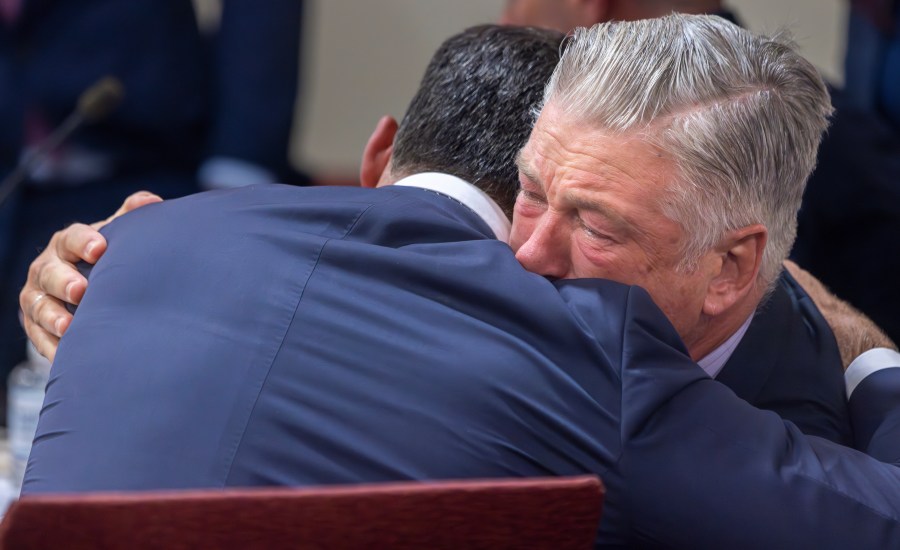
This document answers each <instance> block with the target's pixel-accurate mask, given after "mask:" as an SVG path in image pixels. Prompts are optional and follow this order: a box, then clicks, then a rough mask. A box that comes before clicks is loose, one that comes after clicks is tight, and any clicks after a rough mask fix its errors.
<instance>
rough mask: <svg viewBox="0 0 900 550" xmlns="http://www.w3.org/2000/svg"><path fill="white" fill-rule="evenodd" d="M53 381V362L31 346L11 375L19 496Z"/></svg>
mask: <svg viewBox="0 0 900 550" xmlns="http://www.w3.org/2000/svg"><path fill="white" fill-rule="evenodd" d="M49 378H50V361H48V360H47V359H45V358H44V357H42V356H41V355H40V354H39V353H38V352H37V350H36V349H34V346H32V345H31V343H30V342H29V343H28V360H26V361H25V362H24V363H20V364H19V365H17V366H16V368H14V369H13V370H12V372H11V373H10V374H9V383H8V388H9V396H8V398H7V412H6V419H7V424H8V433H9V451H10V454H11V455H12V480H11V481H12V485H13V487H14V488H15V491H16V494H18V492H19V490H20V489H21V487H22V480H23V479H24V477H25V465H26V464H27V463H28V455H29V454H31V442H32V441H33V440H34V433H35V431H36V430H37V423H38V416H40V414H41V407H42V406H43V404H44V390H45V388H46V387H47V380H48V379H49Z"/></svg>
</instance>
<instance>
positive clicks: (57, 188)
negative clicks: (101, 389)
mask: <svg viewBox="0 0 900 550" xmlns="http://www.w3.org/2000/svg"><path fill="white" fill-rule="evenodd" d="M303 8H304V2H303V0H270V1H268V2H266V4H265V7H262V6H260V5H259V3H257V2H254V1H253V0H223V1H222V2H221V12H220V19H219V24H218V26H217V28H216V29H213V32H211V33H210V34H204V33H203V32H201V30H200V27H199V26H198V22H197V17H196V14H195V9H194V4H193V3H192V2H191V0H130V1H128V2H121V1H117V0H83V1H80V2H74V1H65V0H4V1H3V2H0V177H5V176H7V175H8V174H10V173H11V172H12V171H13V170H14V169H15V167H16V166H17V165H18V164H19V163H20V162H21V160H22V158H23V155H27V154H28V151H29V150H33V148H34V147H35V146H36V145H38V144H39V143H41V141H42V140H43V139H45V138H46V137H47V136H48V135H49V134H50V133H51V132H52V130H53V129H54V128H56V127H58V126H59V125H60V124H61V123H62V121H63V120H64V119H65V118H66V117H67V116H68V115H69V114H70V113H72V112H73V110H74V109H75V106H76V102H77V101H78V98H79V95H81V94H82V92H84V91H85V90H86V89H87V88H88V87H90V86H91V85H92V84H93V83H94V82H96V81H97V80H98V79H100V78H102V77H104V76H107V75H111V76H114V77H116V78H117V79H118V80H119V81H120V82H121V83H122V86H123V88H124V100H123V101H122V103H121V105H120V106H119V107H118V108H117V109H116V110H115V111H114V112H112V113H110V115H109V116H108V117H106V118H105V119H104V120H101V121H99V122H97V123H96V124H90V125H85V126H84V127H82V128H80V129H78V130H77V131H76V132H75V133H74V134H72V135H71V137H70V139H68V140H66V141H65V142H64V143H63V144H62V145H61V146H60V147H59V148H57V149H55V150H53V151H52V152H51V153H50V154H48V155H46V156H44V157H42V158H41V159H40V161H39V162H38V163H37V164H36V165H35V167H34V169H33V170H31V171H30V172H29V173H28V174H27V177H26V178H25V180H24V181H23V182H22V185H20V186H19V187H18V188H17V189H16V190H15V191H14V192H13V193H11V194H10V196H9V197H8V198H7V199H6V201H5V202H4V203H3V204H2V205H0V379H3V380H5V378H6V377H5V376H3V374H4V373H6V372H9V369H11V368H12V367H13V366H14V365H15V364H16V363H17V362H19V361H21V360H22V359H23V358H24V356H25V342H26V339H25V336H24V333H23V332H22V331H21V328H20V326H19V321H18V318H17V311H18V300H17V295H18V289H19V288H20V287H21V285H22V284H23V283H24V281H25V275H26V270H27V266H28V264H29V262H30V261H31V259H32V257H33V256H34V254H35V251H36V249H37V247H39V246H40V245H41V243H44V242H46V241H47V239H48V238H49V237H50V235H51V234H52V233H53V232H54V231H56V230H58V229H60V228H61V227H63V226H64V225H66V224H67V223H70V222H71V221H73V220H78V219H96V218H98V217H99V216H100V215H101V214H102V213H103V212H106V213H109V212H111V211H112V210H114V209H115V208H116V206H117V205H118V204H119V203H121V202H122V200H123V199H124V198H125V197H126V196H128V195H129V194H131V193H133V192H134V191H137V190H140V189H147V190H151V191H154V192H155V193H158V194H160V195H162V196H164V197H176V196H180V195H185V194H188V193H192V192H194V191H197V190H198V189H202V188H217V187H234V186H241V185H247V184H254V183H261V182H274V181H279V182H284V183H303V182H304V181H305V178H304V177H303V176H301V175H300V174H298V173H296V172H295V171H294V170H293V169H292V168H291V166H290V164H289V162H288V142H289V138H290V133H291V126H292V123H293V111H294V104H295V99H296V95H297V80H298V64H299V51H300V48H299V46H300V33H301V26H302V19H303ZM4 394H5V392H0V395H4ZM0 410H5V407H0Z"/></svg>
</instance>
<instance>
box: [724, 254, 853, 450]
mask: <svg viewBox="0 0 900 550" xmlns="http://www.w3.org/2000/svg"><path fill="white" fill-rule="evenodd" d="M716 380H717V381H719V382H721V383H723V384H725V385H726V386H728V387H729V388H731V390H732V391H734V393H735V394H737V395H738V397H740V398H742V399H744V400H745V401H747V402H748V403H750V404H751V405H753V406H754V407H758V408H760V409H765V410H769V411H775V412H776V413H778V414H779V416H781V417H782V418H784V419H785V420H790V421H791V422H793V423H794V424H796V425H797V427H798V428H800V429H801V430H802V431H803V433H805V434H808V435H816V436H819V437H824V438H825V439H829V440H831V441H834V442H836V443H840V444H842V445H852V444H853V435H852V429H851V426H850V414H849V411H848V409H847V392H846V384H845V382H844V367H843V363H842V362H841V354H840V351H839V350H838V346H837V342H836V341H835V339H834V333H833V332H832V330H831V328H830V327H829V326H828V323H827V322H826V321H825V319H824V318H823V317H822V314H821V313H819V310H818V308H817V307H816V305H815V303H813V301H812V298H810V297H809V295H808V294H807V293H806V291H805V290H803V288H802V287H801V286H800V284H799V283H797V281H796V280H794V278H793V277H792V276H791V274H790V273H788V272H787V271H785V272H784V273H782V275H781V277H780V278H779V279H778V283H777V284H776V286H775V289H774V290H773V292H772V294H771V296H769V298H768V299H767V300H766V302H765V303H763V305H762V306H761V307H760V308H759V310H758V311H757V313H756V315H755V316H754V317H753V321H751V323H750V327H749V328H748V329H747V332H746V333H745V334H744V337H743V339H741V342H740V344H738V346H737V348H735V350H734V353H733V354H732V355H731V357H730V358H729V359H728V362H727V363H725V366H724V367H723V368H722V370H721V372H719V375H718V376H717V377H716Z"/></svg>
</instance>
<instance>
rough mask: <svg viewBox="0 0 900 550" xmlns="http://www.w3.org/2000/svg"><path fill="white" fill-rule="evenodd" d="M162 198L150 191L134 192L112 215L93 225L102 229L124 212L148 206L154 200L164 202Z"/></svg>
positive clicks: (92, 225)
mask: <svg viewBox="0 0 900 550" xmlns="http://www.w3.org/2000/svg"><path fill="white" fill-rule="evenodd" d="M162 200H163V199H162V197H160V196H159V195H156V194H154V193H151V192H149V191H138V192H137V193H132V194H131V195H129V196H128V198H126V199H125V202H123V203H122V206H120V207H119V209H118V210H116V212H115V213H114V214H113V215H112V216H110V217H108V218H106V219H105V220H102V221H99V222H95V223H92V224H91V227H93V228H94V229H100V228H102V227H103V226H105V225H106V224H108V223H109V222H111V221H113V220H114V219H116V218H118V217H119V216H121V215H123V214H127V213H129V212H131V211H132V210H137V209H138V208H140V207H142V206H146V205H148V204H152V203H154V202H162Z"/></svg>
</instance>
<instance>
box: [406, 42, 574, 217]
mask: <svg viewBox="0 0 900 550" xmlns="http://www.w3.org/2000/svg"><path fill="white" fill-rule="evenodd" d="M562 40H563V35H562V34H560V33H558V32H555V31H549V30H544V29H535V28H528V27H502V26H498V25H481V26H477V27H472V28H470V29H467V30H465V31H463V32H461V33H459V34H457V35H455V36H452V37H450V38H449V39H447V40H446V41H445V42H444V43H443V44H442V45H441V47H440V48H439V49H438V51H437V52H436V53H435V54H434V57H432V58H431V62H430V63H429V64H428V68H427V69H426V70H425V76H424V77H422V83H421V85H420V86H419V91H418V92H416V95H415V97H414V98H413V100H412V102H411V103H410V105H409V109H408V110H407V111H406V115H405V116H404V117H403V121H402V122H401V123H400V128H399V130H398V132H397V136H396V139H395V141H394V151H393V156H392V159H391V171H392V172H394V174H395V175H396V176H404V175H409V174H414V173H418V172H428V171H436V172H445V173H447V174H451V175H454V176H457V177H459V178H462V179H464V180H466V181H468V182H469V183H472V184H473V185H476V186H478V187H479V188H480V189H482V190H483V191H484V192H485V193H487V194H488V195H489V196H490V197H491V198H492V199H494V200H495V201H496V202H497V204H499V205H500V207H501V208H502V209H503V211H504V212H506V213H507V215H509V214H510V213H511V212H512V207H513V204H514V203H515V200H516V193H517V192H518V173H517V172H518V171H517V169H516V163H515V159H516V155H517V154H518V152H519V149H521V148H522V147H523V146H524V145H525V142H526V141H527V140H528V135H529V133H530V131H531V126H532V124H533V122H534V112H535V110H536V108H538V107H539V106H540V103H541V100H542V97H543V92H544V85H545V84H546V83H547V81H548V80H549V79H550V75H551V74H552V73H553V69H554V67H556V64H557V62H558V61H559V50H560V43H561V42H562Z"/></svg>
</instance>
